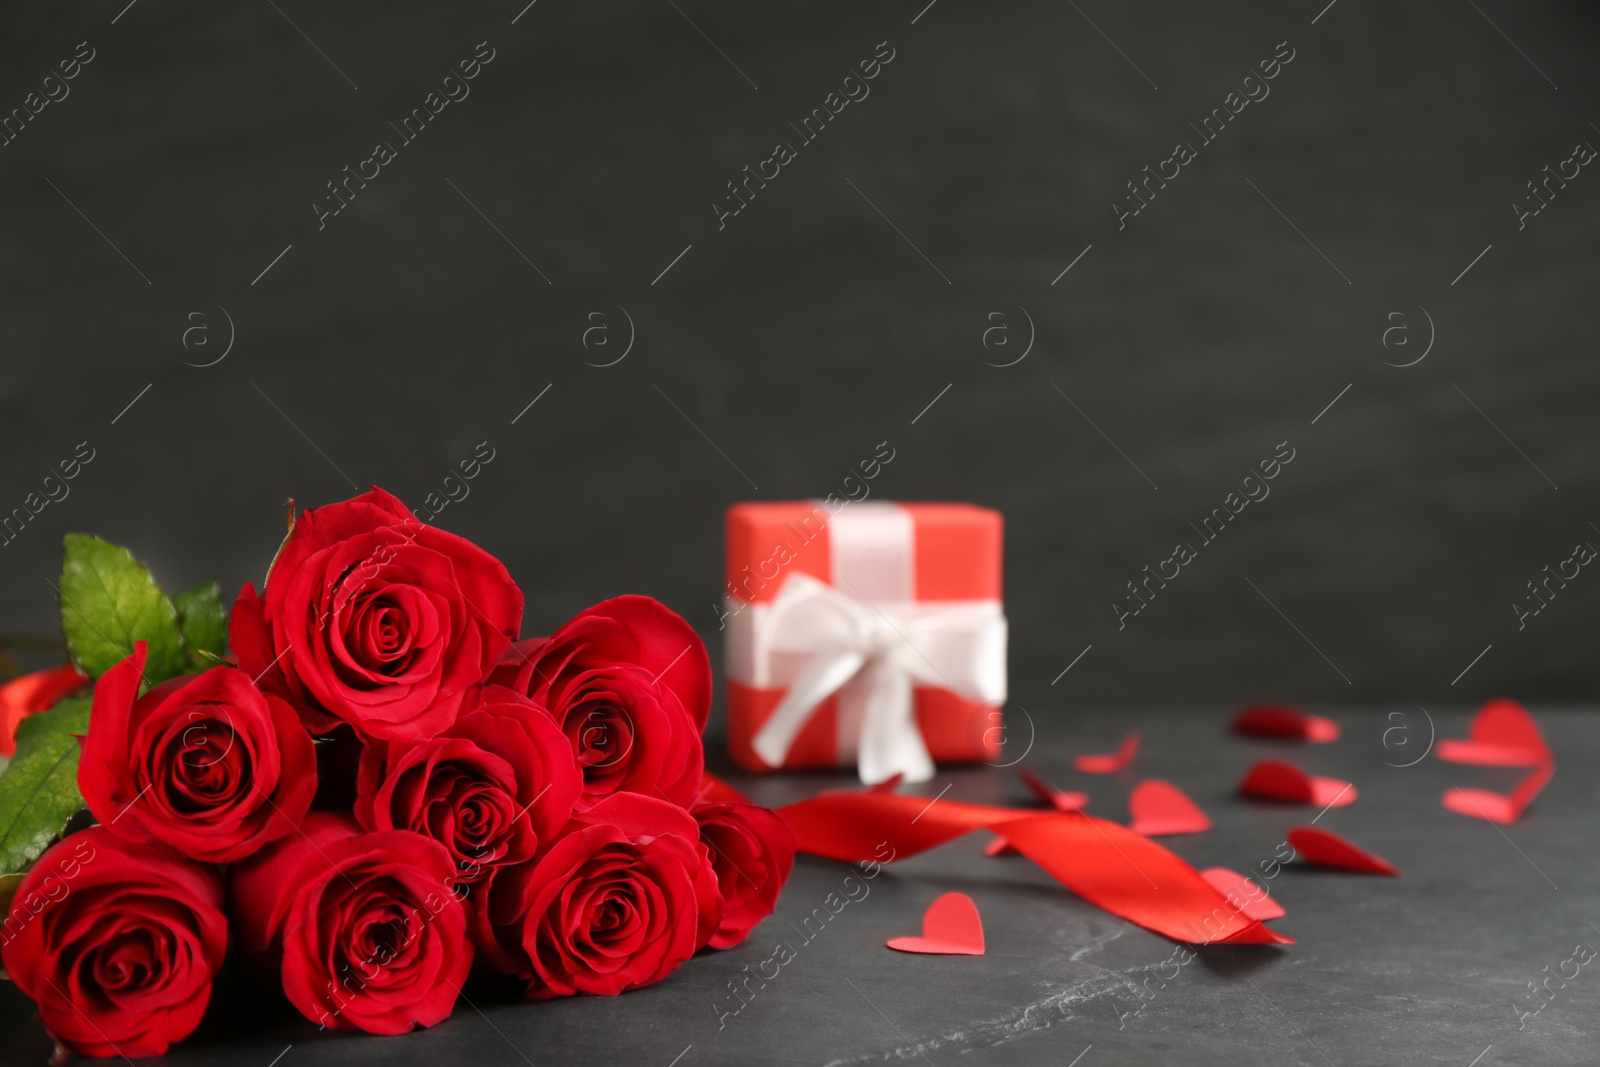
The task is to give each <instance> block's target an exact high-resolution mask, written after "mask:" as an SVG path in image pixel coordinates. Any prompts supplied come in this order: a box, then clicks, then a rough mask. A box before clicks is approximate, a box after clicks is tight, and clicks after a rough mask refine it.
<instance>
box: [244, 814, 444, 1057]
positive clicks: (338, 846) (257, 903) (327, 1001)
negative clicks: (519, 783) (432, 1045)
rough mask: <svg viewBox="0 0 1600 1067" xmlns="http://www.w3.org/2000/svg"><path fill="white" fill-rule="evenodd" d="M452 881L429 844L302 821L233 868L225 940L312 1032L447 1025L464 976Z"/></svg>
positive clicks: (337, 822) (344, 821) (439, 852)
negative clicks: (275, 982) (267, 974)
mask: <svg viewBox="0 0 1600 1067" xmlns="http://www.w3.org/2000/svg"><path fill="white" fill-rule="evenodd" d="M455 879H456V872H455V864H453V863H452V862H451V861H450V856H449V854H448V853H446V852H445V850H444V846H443V845H440V844H439V843H438V842H435V841H430V840H429V839H428V838H426V837H423V836H421V835H420V834H413V833H409V832H407V831H403V830H390V831H385V832H382V833H373V834H366V833H362V832H361V831H360V829H359V828H358V827H357V826H356V824H355V822H354V821H353V820H351V819H349V818H347V817H345V816H343V815H335V814H333V813H331V812H322V811H316V812H312V813H311V815H310V816H309V817H308V818H307V819H306V823H305V826H304V828H303V832H302V833H299V834H296V835H294V836H293V837H289V838H285V839H284V840H283V841H280V842H278V843H277V844H275V845H272V846H270V847H268V848H266V849H264V850H263V851H261V852H258V853H256V854H255V855H254V856H252V857H251V858H250V859H248V860H246V861H245V862H243V863H242V864H240V865H238V866H237V867H235V868H234V870H233V875H232V878H231V881H230V899H231V906H232V913H233V916H234V928H233V929H234V936H235V939H236V941H237V942H238V945H239V949H240V951H241V952H242V953H243V954H244V955H245V956H246V957H247V958H248V959H250V961H251V962H252V963H254V964H255V965H256V966H257V967H260V968H263V969H266V970H271V969H273V968H274V967H275V968H276V970H277V972H278V974H279V976H280V978H281V981H282V983H283V991H284V993H285V994H287V995H288V997H289V1001H290V1003H292V1004H293V1005H294V1006H295V1007H296V1008H298V1009H299V1011H300V1013H301V1014H302V1015H304V1016H305V1017H306V1018H307V1019H310V1020H311V1021H312V1022H314V1023H319V1024H321V1025H323V1026H328V1027H332V1028H333V1029H335V1030H365V1031H367V1032H368V1033H372V1034H403V1033H406V1032H407V1031H409V1030H410V1029H412V1028H413V1027H415V1026H432V1025H433V1024H434V1023H437V1022H439V1021H441V1020H443V1019H445V1018H447V1017H449V1015H450V1012H451V1010H452V1009H454V1007H455V1003H456V995H457V994H458V993H459V992H460V988H461V983H462V982H464V981H465V980H466V977H467V971H468V969H469V968H470V967H471V966H472V943H471V942H470V941H469V940H468V939H467V936H466V933H467V917H466V911H465V909H464V908H463V907H462V905H461V901H460V900H458V899H457V898H456V896H455V893H454V891H453V890H454V885H455Z"/></svg>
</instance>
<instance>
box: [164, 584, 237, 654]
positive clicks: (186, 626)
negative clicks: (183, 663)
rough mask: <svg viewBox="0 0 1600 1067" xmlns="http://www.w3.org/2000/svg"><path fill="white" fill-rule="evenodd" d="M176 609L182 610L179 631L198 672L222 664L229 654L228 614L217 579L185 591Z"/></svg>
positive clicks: (179, 618) (178, 597)
mask: <svg viewBox="0 0 1600 1067" xmlns="http://www.w3.org/2000/svg"><path fill="white" fill-rule="evenodd" d="M173 606H174V607H176V608H177V609H178V629H179V630H181V631H182V632H183V640H184V642H185V643H186V644H187V645H188V646H189V656H190V658H191V659H193V660H194V662H195V663H196V664H198V669H199V670H206V669H208V668H211V667H215V666H216V665H217V664H219V663H221V662H222V657H223V656H225V655H227V653H228V611H227V609H226V608H224V607H223V606H222V586H221V585H219V584H218V583H217V580H216V579H215V578H213V579H211V580H210V581H209V582H203V583H201V584H200V585H197V586H195V587H194V588H193V589H186V590H184V591H183V592H181V593H179V594H178V596H177V598H176V599H175V600H174V601H173Z"/></svg>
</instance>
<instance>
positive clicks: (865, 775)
mask: <svg viewBox="0 0 1600 1067" xmlns="http://www.w3.org/2000/svg"><path fill="white" fill-rule="evenodd" d="M1001 529H1002V526H1001V519H1000V513H999V512H997V511H993V510H990V509H988V508H980V507H977V506H975V505H971V504H894V503H888V502H878V501H860V502H851V501H841V500H839V499H838V498H830V499H829V500H828V501H798V502H792V503H761V504H754V503H752V504H736V505H734V506H733V507H731V508H729V509H728V516H727V575H726V577H727V585H726V588H725V593H726V602H725V613H724V615H723V628H724V630H725V632H726V642H725V648H726V664H725V668H726V674H727V677H728V744H729V751H730V753H731V755H732V757H733V760H734V762H735V763H737V764H738V765H739V766H740V767H743V768H744V769H746V770H751V771H761V770H772V769H774V768H778V767H784V768H796V767H836V766H851V765H856V766H859V768H860V773H861V780H862V781H863V782H867V783H868V784H875V783H877V782H880V781H883V780H885V779H887V778H890V777H892V776H893V775H895V774H903V775H904V776H905V780H907V781H926V780H927V779H928V778H930V777H932V775H933V766H934V762H935V761H938V762H941V763H962V762H975V761H981V760H990V759H994V758H995V757H996V756H997V755H998V753H999V749H1000V742H1001V740H1002V738H1003V736H1004V735H1003V731H1002V730H1001V726H1000V705H1001V704H1003V703H1004V702H1005V697H1006V620H1005V614H1004V612H1003V610H1002V607H1001V595H1000V591H1001V587H1000V563H1001Z"/></svg>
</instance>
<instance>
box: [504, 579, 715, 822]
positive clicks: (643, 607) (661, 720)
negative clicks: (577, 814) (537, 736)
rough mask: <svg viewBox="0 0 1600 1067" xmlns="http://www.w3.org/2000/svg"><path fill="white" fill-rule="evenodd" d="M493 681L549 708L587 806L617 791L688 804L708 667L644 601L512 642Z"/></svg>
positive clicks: (617, 604)
mask: <svg viewBox="0 0 1600 1067" xmlns="http://www.w3.org/2000/svg"><path fill="white" fill-rule="evenodd" d="M492 680H493V681H495V682H496V683H498V684H501V685H505V686H509V687H510V688H512V689H515V690H517V691H518V692H519V693H526V694H528V695H529V696H531V697H532V698H533V699H534V701H535V702H536V703H539V704H542V705H543V706H544V707H546V708H549V709H550V713H551V714H552V715H554V716H555V718H556V721H557V722H559V723H560V724H561V727H562V729H564V730H565V731H566V733H567V737H568V738H569V739H571V741H572V747H573V750H574V751H575V752H576V753H577V754H578V762H579V764H581V765H582V767H583V778H584V801H585V802H586V803H587V802H593V801H595V800H598V799H600V798H601V797H604V796H606V795H607V794H609V793H614V792H617V791H619V790H627V791H631V792H636V793H646V794H648V795H650V796H653V797H660V798H665V799H667V800H670V801H672V802H673V803H674V804H679V805H688V804H689V803H691V802H692V801H693V799H694V794H695V790H696V789H697V788H699V784H700V775H701V772H702V770H703V768H704V761H705V752H704V747H703V744H702V742H701V740H700V731H701V730H702V729H703V728H704V727H705V722H706V716H707V715H708V714H709V712H710V707H711V661H710V659H709V658H708V657H707V656H706V647H705V644H704V642H702V641H701V640H700V636H699V635H698V634H696V633H695V632H694V628H693V627H691V626H690V625H689V624H688V623H687V622H685V621H684V620H683V618H682V617H681V616H679V615H677V614H675V613H674V612H672V611H671V610H669V609H668V608H667V607H665V606H664V605H662V604H660V603H658V602H657V601H655V600H652V599H651V598H649V597H646V596H621V597H616V598H614V599H612V600H607V601H603V602H602V603H599V604H596V605H595V606H594V607H592V608H589V609H588V610H587V611H584V612H582V613H581V614H579V615H578V616H577V617H576V618H574V619H572V620H571V621H570V622H568V623H567V624H566V625H565V626H562V627H561V628H560V629H559V630H557V631H556V632H555V633H554V634H553V635H551V636H550V637H548V638H544V639H534V640H531V641H524V642H521V643H519V644H518V645H516V646H514V647H513V648H512V649H511V650H510V651H508V652H507V653H506V654H505V656H504V658H502V660H501V662H500V666H499V667H497V668H496V669H495V672H494V675H493V676H492Z"/></svg>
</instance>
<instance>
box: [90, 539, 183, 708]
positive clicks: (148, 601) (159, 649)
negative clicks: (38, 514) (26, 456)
mask: <svg viewBox="0 0 1600 1067" xmlns="http://www.w3.org/2000/svg"><path fill="white" fill-rule="evenodd" d="M66 544H67V556H66V560H65V561H64V562H63V563H62V565H61V631H62V633H64V634H65V635H66V638H67V647H68V648H69V649H71V651H72V657H73V659H75V660H77V661H78V666H80V667H82V668H83V669H84V671H85V672H86V673H87V674H88V675H89V677H91V678H98V677H100V676H101V675H102V674H104V673H105V672H106V671H108V670H110V669H111V668H112V667H113V666H115V665H116V664H117V663H118V662H119V661H120V660H123V659H126V658H127V657H128V655H129V654H130V653H132V652H133V643H134V642H135V641H146V642H148V643H149V658H148V659H147V660H146V662H145V668H144V676H145V679H146V680H147V681H148V682H149V683H150V684H152V685H154V684H155V683H157V682H164V681H166V680H167V679H168V678H172V677H175V676H177V675H179V674H182V673H183V671H184V668H185V667H186V666H187V664H188V657H187V656H185V655H184V651H183V635H182V633H180V632H179V630H178V615H177V611H176V609H174V608H173V606H172V601H170V600H168V599H167V594H165V593H163V592H162V591H161V587H160V586H158V585H156V583H155V579H154V578H152V577H150V572H149V571H147V570H145V569H144V568H143V567H141V566H140V565H139V564H138V563H137V562H136V561H135V560H134V558H133V553H131V552H129V551H128V550H127V549H125V548H119V547H117V546H116V545H113V544H110V543H108V542H106V541H102V540H101V539H100V538H98V537H91V536H89V535H88V534H67V538H66Z"/></svg>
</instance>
